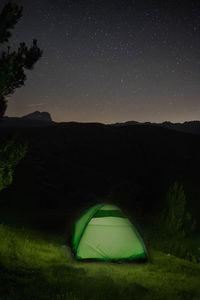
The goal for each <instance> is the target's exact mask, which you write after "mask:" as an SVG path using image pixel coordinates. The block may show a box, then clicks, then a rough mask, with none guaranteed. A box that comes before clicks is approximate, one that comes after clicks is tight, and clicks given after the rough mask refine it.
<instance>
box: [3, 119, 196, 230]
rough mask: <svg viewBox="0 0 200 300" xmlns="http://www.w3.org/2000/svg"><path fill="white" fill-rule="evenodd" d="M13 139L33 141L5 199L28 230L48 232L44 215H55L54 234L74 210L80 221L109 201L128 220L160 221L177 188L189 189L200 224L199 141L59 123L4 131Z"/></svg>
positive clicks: (150, 129)
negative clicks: (169, 196) (178, 185)
mask: <svg viewBox="0 0 200 300" xmlns="http://www.w3.org/2000/svg"><path fill="white" fill-rule="evenodd" d="M13 134H15V135H16V136H19V137H20V139H23V140H26V141H28V142H29V150H28V153H27V155H26V157H25V158H24V159H23V161H22V162H21V163H20V164H19V165H18V167H17V169H16V172H15V178H14V182H13V184H12V185H11V186H10V187H9V188H8V189H6V190H4V191H3V192H1V197H2V199H1V202H3V203H4V206H5V209H6V207H9V209H11V207H12V209H13V214H14V213H16V210H18V212H19V214H18V216H20V219H19V220H18V221H19V222H21V223H23V222H25V223H26V222H28V223H29V222H33V223H34V224H35V225H36V226H39V227H45V226H46V224H47V223H48V222H46V221H45V220H44V217H40V215H41V216H43V215H44V214H43V213H42V212H43V211H46V216H47V218H48V215H49V218H51V216H52V214H53V215H54V218H53V219H54V221H52V224H51V225H52V228H55V229H56V227H57V228H58V229H59V227H60V228H63V222H66V215H69V216H70V215H71V211H72V210H73V208H76V209H75V213H73V215H74V217H75V218H76V216H77V215H78V214H79V212H81V211H82V210H83V209H84V208H85V207H87V206H89V205H91V204H93V203H96V202H99V201H108V200H109V201H110V202H115V203H118V204H119V205H120V206H121V207H122V208H123V209H124V210H125V211H127V213H128V214H132V213H133V214H134V213H135V212H136V213H137V215H144V214H145V215H154V214H155V213H156V211H157V210H158V209H161V208H162V207H163V200H164V197H165V193H166V191H167V189H168V187H169V184H171V183H172V182H174V181H178V182H181V183H183V186H184V188H185V192H186V195H187V198H188V202H189V205H190V206H191V209H192V211H193V213H194V215H195V216H196V218H197V217H198V214H197V213H195V212H197V211H198V209H197V208H198V207H199V206H200V205H199V202H198V201H197V199H199V196H200V192H199V189H198V178H199V169H200V157H199V153H200V140H199V137H198V136H197V135H192V134H187V133H182V132H177V131H173V130H170V129H166V128H161V127H157V126H151V125H144V126H141V125H138V126H137V125H135V126H123V127H114V126H110V125H103V124H94V123H93V124H89V123H85V124H84V123H60V124H59V123H58V124H53V125H50V126H48V127H42V128H15V129H13V128H1V129H0V135H1V142H3V140H5V139H6V138H8V137H11V136H12V135H13ZM106 197H109V198H108V199H106ZM8 203H9V205H8ZM22 208H23V209H22ZM24 209H25V211H26V213H25V214H23V213H20V212H22V211H24ZM15 215H16V214H15ZM22 220H23V221H22ZM51 225H49V223H48V226H50V227H51Z"/></svg>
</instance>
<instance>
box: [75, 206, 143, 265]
mask: <svg viewBox="0 0 200 300" xmlns="http://www.w3.org/2000/svg"><path fill="white" fill-rule="evenodd" d="M72 247H73V253H74V255H75V258H77V259H97V260H109V261H121V260H122V261H123V260H128V261H130V260H135V259H147V251H146V248H145V246H144V243H143V241H142V239H141V237H140V236H139V234H138V232H137V231H136V229H135V227H134V226H133V225H132V224H131V222H130V221H129V220H128V219H127V218H126V217H125V216H124V215H123V214H122V212H121V211H120V210H119V208H118V207H116V206H114V205H109V204H98V205H95V206H93V207H91V208H90V209H89V210H88V211H86V213H85V214H84V215H83V216H82V217H80V219H78V221H77V222H76V224H75V226H74V233H73V236H72Z"/></svg>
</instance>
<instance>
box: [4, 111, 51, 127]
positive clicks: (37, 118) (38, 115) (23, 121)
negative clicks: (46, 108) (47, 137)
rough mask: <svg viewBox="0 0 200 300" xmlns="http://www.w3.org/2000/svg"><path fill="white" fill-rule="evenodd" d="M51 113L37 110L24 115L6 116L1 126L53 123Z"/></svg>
mask: <svg viewBox="0 0 200 300" xmlns="http://www.w3.org/2000/svg"><path fill="white" fill-rule="evenodd" d="M53 123H54V122H53V120H52V118H51V115H50V113H48V112H39V111H35V112H32V113H30V114H28V115H25V116H23V117H4V118H3V120H2V122H1V123H0V126H1V127H26V126H31V127H35V126H36V127H37V126H39V127H41V126H42V127H43V126H48V125H51V124H53Z"/></svg>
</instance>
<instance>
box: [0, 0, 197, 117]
mask: <svg viewBox="0 0 200 300" xmlns="http://www.w3.org/2000/svg"><path fill="white" fill-rule="evenodd" d="M0 2H1V4H0V8H2V6H3V4H4V3H6V1H4V0H1V1H0ZM199 2H200V1H198V0H197V1H191V0H187V1H186V0H177V1H174V0H162V1H159V0H158V1H156V0H146V1H145V0H135V1H134V0H124V1H119V0H113V1H111V0H107V1H104V0H95V1H94V0H82V1H80V0H76V1H75V0H73V1H71V0H40V1H38V0H34V1H30V0H16V1H15V3H18V4H21V5H22V6H23V7H24V12H23V17H22V19H21V20H20V21H19V23H18V24H17V25H16V27H15V29H14V31H13V37H12V38H11V39H10V44H11V45H12V47H13V48H15V47H17V45H18V44H19V43H20V42H26V43H27V45H30V43H31V41H32V39H33V38H36V39H38V44H39V46H40V47H41V49H42V50H43V51H44V55H43V57H42V59H41V60H40V61H39V62H38V63H37V64H36V65H35V68H34V70H33V71H27V72H26V74H27V81H26V83H25V86H24V87H22V88H21V89H18V90H17V91H16V92H15V94H13V95H12V96H11V97H10V98H9V105H8V109H7V112H6V115H8V116H22V115H25V114H28V113H30V112H33V111H35V110H39V111H48V112H49V113H50V114H51V116H52V118H53V120H55V121H57V122H61V121H66V122H68V121H78V122H101V123H115V122H123V121H128V120H135V121H140V122H144V121H151V122H162V121H166V120H168V121H172V122H184V121H188V120H199V119H200V3H199Z"/></svg>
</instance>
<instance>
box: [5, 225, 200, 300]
mask: <svg viewBox="0 0 200 300" xmlns="http://www.w3.org/2000/svg"><path fill="white" fill-rule="evenodd" d="M0 237H1V242H0V299H1V300H10V299H13V300H18V299H20V300H22V299H28V300H31V299H37V300H39V299H52V300H54V299H55V300H56V299H67V300H68V299H69V300H71V299H74V300H75V299H77V300H79V299H80V300H81V299H89V300H90V299H97V300H98V299H159V300H160V299H190V300H191V299H194V300H197V299H200V264H195V263H192V262H189V261H187V260H184V259H180V258H177V257H175V256H173V255H170V254H164V253H162V252H159V251H155V250H153V249H150V259H149V262H148V263H145V264H139V263H124V264H116V263H108V262H103V263H102V262H89V263H86V262H78V261H75V260H74V259H73V258H72V257H71V255H70V251H69V249H67V248H64V247H62V243H63V241H64V238H63V237H52V236H44V235H43V236H42V235H41V234H39V233H37V232H32V231H27V230H25V229H14V228H11V227H8V226H6V225H0Z"/></svg>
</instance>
